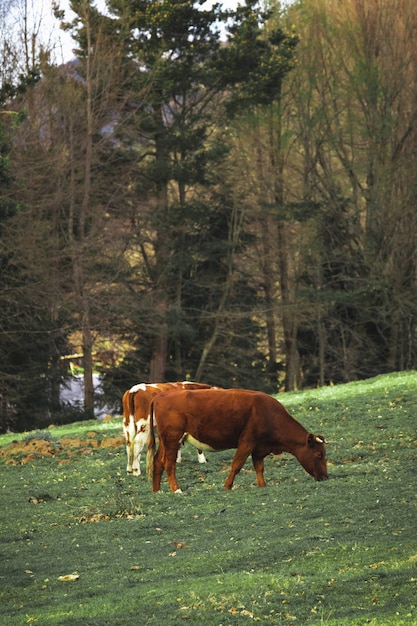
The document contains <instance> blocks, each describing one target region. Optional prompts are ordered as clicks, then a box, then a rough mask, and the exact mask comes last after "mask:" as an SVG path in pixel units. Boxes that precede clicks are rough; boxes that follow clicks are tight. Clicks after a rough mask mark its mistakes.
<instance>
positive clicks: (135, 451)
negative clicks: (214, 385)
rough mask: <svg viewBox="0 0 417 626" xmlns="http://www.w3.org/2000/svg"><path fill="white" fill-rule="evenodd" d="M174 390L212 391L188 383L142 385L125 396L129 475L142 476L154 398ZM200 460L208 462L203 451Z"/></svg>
mask: <svg viewBox="0 0 417 626" xmlns="http://www.w3.org/2000/svg"><path fill="white" fill-rule="evenodd" d="M172 389H210V385H205V384H203V383H194V382H188V381H182V382H176V383H150V384H145V383H140V384H138V385H134V386H133V387H131V388H130V389H128V390H127V391H125V393H124V394H123V400H122V402H123V434H124V438H125V442H126V453H127V467H126V471H127V473H128V474H134V475H135V476H139V475H140V455H141V452H142V450H143V447H144V445H145V443H146V441H147V440H148V436H149V427H150V420H149V409H150V406H151V401H152V398H153V397H154V396H156V395H157V394H158V393H160V392H161V391H164V390H165V391H166V390H172ZM180 459H181V455H180V452H179V460H180ZM198 460H199V462H200V463H205V462H206V459H205V457H204V454H203V452H202V451H199V452H198Z"/></svg>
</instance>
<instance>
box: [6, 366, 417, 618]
mask: <svg viewBox="0 0 417 626" xmlns="http://www.w3.org/2000/svg"><path fill="white" fill-rule="evenodd" d="M279 399H280V401H281V402H282V403H283V404H284V405H285V406H286V407H287V408H288V409H289V410H290V412H291V413H292V414H293V415H294V417H296V418H297V419H298V420H299V421H300V422H301V423H302V424H303V425H304V426H305V427H306V428H308V429H309V430H312V431H313V432H315V433H317V434H324V435H325V436H326V439H327V440H328V447H327V454H328V461H329V476H330V478H329V480H328V481H326V482H322V483H316V482H315V481H314V480H313V479H312V478H311V477H310V476H309V475H307V474H306V473H305V471H304V470H303V468H302V467H301V466H300V465H299V464H298V462H297V461H296V460H295V459H294V458H293V457H291V456H289V455H283V456H282V457H271V458H268V459H266V461H265V478H266V481H267V484H268V486H267V488H266V489H259V488H258V487H257V486H256V480H255V474H254V472H253V471H252V467H251V464H250V462H249V461H248V462H247V464H246V465H245V468H244V469H243V470H242V472H241V473H240V474H239V475H238V476H237V478H236V481H235V488H234V489H233V490H232V491H230V492H228V491H225V490H224V489H223V482H224V480H225V477H226V473H227V471H228V466H229V464H230V461H231V458H232V456H233V451H231V450H230V451H227V452H224V453H218V454H207V456H208V463H207V465H205V466H202V465H199V464H198V463H197V456H196V453H195V450H194V449H193V448H190V447H186V448H185V449H184V450H183V462H182V464H181V465H179V467H178V472H177V475H178V479H179V482H180V486H181V488H182V490H183V492H184V493H183V494H172V493H170V492H169V489H168V486H167V484H166V482H165V483H164V484H163V491H162V492H161V493H159V494H152V493H151V488H150V484H149V483H148V481H147V479H146V477H145V476H144V475H143V476H141V477H139V478H133V477H129V476H127V475H126V473H125V465H126V458H125V456H126V455H125V450H124V446H123V445H122V444H121V443H119V445H117V441H116V445H107V444H110V443H111V441H112V440H113V441H114V438H117V437H120V436H121V420H120V419H114V420H112V421H110V422H81V423H76V424H73V425H70V426H63V427H55V428H52V429H48V430H46V431H41V432H34V433H24V434H19V435H12V434H8V435H4V436H2V437H0V489H1V518H0V540H1V549H0V624H1V626H3V625H4V626H20V625H23V624H32V623H33V624H39V625H40V626H49V625H50V626H73V625H78V624H79V625H85V626H87V625H88V626H105V625H109V626H126V625H130V624H132V625H133V624H142V625H147V624H149V625H155V626H180V625H182V624H187V623H188V624H190V625H193V626H221V625H224V626H226V625H230V624H235V625H237V626H245V625H246V624H253V623H254V622H259V623H260V624H265V625H270V624H271V625H272V624H282V625H288V626H289V625H291V624H293V625H300V626H301V625H305V624H306V625H310V624H311V625H319V624H326V625H329V626H330V625H332V626H351V625H353V624H361V625H362V624H372V625H378V626H380V625H389V626H401V625H408V624H417V609H416V605H417V588H416V583H417V508H416V490H417V483H416V478H417V475H416V469H417V464H416V456H417V455H416V452H417V447H416V444H417V433H416V427H417V419H416V413H417V373H415V372H407V373H401V374H391V375H387V376H380V377H377V378H374V379H372V380H368V381H362V382H357V383H350V384H347V385H340V386H335V387H326V388H324V389H320V390H314V391H307V392H303V393H291V394H285V395H281V396H280V397H279ZM22 440H25V441H24V443H26V448H24V446H23V445H20V446H19V445H17V444H14V443H13V441H19V442H21V441H22ZM68 442H71V445H69V443H68ZM43 444H45V446H46V447H45V448H43ZM44 450H49V452H48V454H49V456H48V455H47V453H46V452H44ZM142 467H144V459H143V458H142Z"/></svg>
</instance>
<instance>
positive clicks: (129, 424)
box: [123, 415, 136, 474]
mask: <svg viewBox="0 0 417 626" xmlns="http://www.w3.org/2000/svg"><path fill="white" fill-rule="evenodd" d="M123 434H124V437H125V441H126V454H127V465H126V472H127V473H128V474H132V473H133V463H134V445H135V444H134V442H135V436H136V425H135V418H134V416H133V415H130V416H129V418H128V419H126V418H125V420H124V422H123Z"/></svg>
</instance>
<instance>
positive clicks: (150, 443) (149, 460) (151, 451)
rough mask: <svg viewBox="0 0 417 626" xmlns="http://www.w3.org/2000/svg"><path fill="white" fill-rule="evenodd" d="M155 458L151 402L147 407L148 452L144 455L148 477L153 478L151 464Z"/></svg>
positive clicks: (152, 464)
mask: <svg viewBox="0 0 417 626" xmlns="http://www.w3.org/2000/svg"><path fill="white" fill-rule="evenodd" d="M154 458H155V432H154V409H153V402H151V406H150V409H149V437H148V452H147V455H146V473H147V474H148V479H149V480H153V466H154Z"/></svg>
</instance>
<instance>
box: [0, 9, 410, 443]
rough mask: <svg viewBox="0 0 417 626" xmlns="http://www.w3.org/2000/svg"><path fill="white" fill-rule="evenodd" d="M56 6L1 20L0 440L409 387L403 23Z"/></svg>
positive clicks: (369, 14) (336, 16) (296, 14)
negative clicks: (172, 388) (153, 386)
mask: <svg viewBox="0 0 417 626" xmlns="http://www.w3.org/2000/svg"><path fill="white" fill-rule="evenodd" d="M70 5H71V9H72V10H73V12H74V14H75V18H74V19H73V20H72V21H71V22H67V21H66V19H67V18H66V16H65V14H64V13H63V12H62V11H60V9H59V6H56V7H55V15H56V18H57V23H61V24H62V27H63V28H65V29H66V30H67V31H68V32H70V33H71V35H72V37H73V39H74V59H73V60H72V61H71V62H68V63H65V64H62V63H59V62H57V60H56V56H55V55H54V50H53V48H52V47H48V45H47V44H45V41H42V39H41V38H40V36H39V32H38V31H37V30H36V29H33V30H31V29H30V28H28V20H27V19H26V18H25V16H26V17H27V13H25V10H26V6H27V4H26V2H25V1H24V0H7V1H5V2H2V4H1V7H0V24H1V30H0V45H1V47H2V56H1V61H0V63H1V66H0V431H6V430H7V429H12V430H23V429H26V428H35V427H43V426H45V425H48V424H50V423H52V422H54V423H63V422H64V421H69V420H71V419H74V418H75V417H78V418H79V417H80V415H78V416H75V415H74V411H72V412H71V411H70V410H69V408H68V407H65V406H62V403H61V400H60V391H59V390H60V386H61V384H62V381H63V380H64V379H65V377H67V376H68V375H69V366H70V364H71V366H72V367H73V366H74V365H75V366H77V367H78V366H79V367H80V371H81V372H82V374H83V376H84V383H85V385H84V389H85V391H84V394H85V396H84V406H83V407H82V411H81V412H82V416H85V417H86V418H89V417H91V416H92V415H93V411H94V386H93V382H92V381H93V372H95V371H100V372H101V373H102V375H103V379H104V386H105V391H106V402H107V404H109V403H114V406H118V405H119V404H120V397H121V394H122V393H123V391H125V389H127V388H129V386H130V385H132V384H134V383H137V382H142V381H144V382H152V381H157V380H158V381H161V380H178V379H185V378H189V379H194V380H200V381H204V382H208V383H212V384H217V385H221V386H224V387H230V386H232V387H233V386H234V387H249V388H256V389H260V390H263V391H265V392H267V393H277V392H278V391H282V390H293V389H296V388H306V387H312V386H318V385H325V384H331V383H339V382H347V381H351V380H356V379H362V378H367V377H370V376H374V375H376V374H380V373H384V372H389V371H399V370H406V369H413V368H415V367H416V365H417V343H416V324H417V290H416V261H417V257H416V255H417V246H416V243H417V242H416V233H417V212H416V202H417V177H416V171H417V43H416V42H417V37H416V35H417V12H416V11H415V0H391V1H390V2H385V1H384V0H346V1H345V2H343V3H340V2H338V1H336V0H299V1H296V2H293V3H288V4H287V3H285V4H284V3H282V4H280V3H279V2H276V1H275V0H273V1H272V2H267V3H266V4H265V5H259V4H256V3H254V2H252V0H247V2H246V3H242V5H238V6H237V8H236V9H234V10H223V9H222V7H221V5H218V4H214V5H213V6H212V7H209V8H207V7H206V5H202V4H200V3H199V2H195V1H194V0H159V1H156V0H129V1H128V0H108V1H107V2H106V7H107V8H106V11H105V12H103V11H101V10H99V9H97V8H96V7H95V5H94V3H93V2H91V1H90V0H71V2H70ZM16 8H18V9H20V11H18V12H17V13H16ZM16 15H20V16H22V18H21V20H20V21H18V22H17V23H16V19H15V18H16ZM16 26H18V29H17V30H16Z"/></svg>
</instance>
